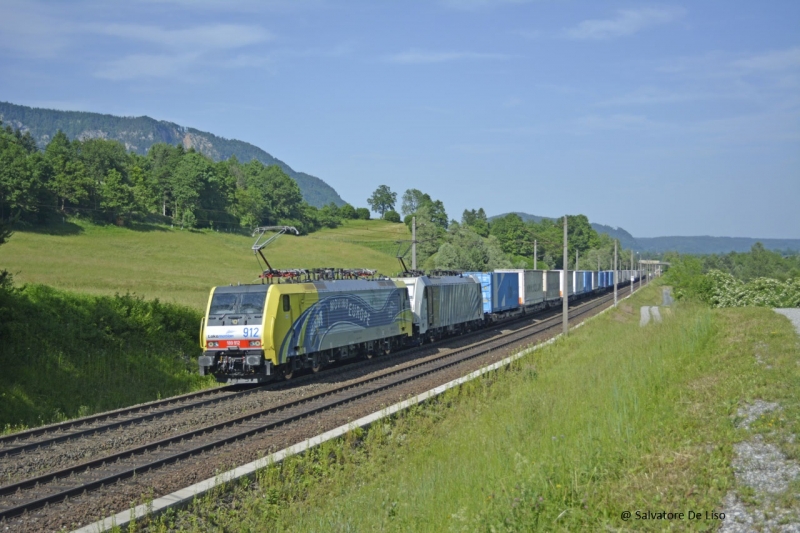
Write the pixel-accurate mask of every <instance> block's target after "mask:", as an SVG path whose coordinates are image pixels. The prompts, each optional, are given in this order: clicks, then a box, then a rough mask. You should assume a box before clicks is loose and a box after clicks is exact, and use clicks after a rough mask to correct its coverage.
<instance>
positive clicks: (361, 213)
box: [356, 207, 369, 220]
mask: <svg viewBox="0 0 800 533" xmlns="http://www.w3.org/2000/svg"><path fill="white" fill-rule="evenodd" d="M356 214H357V215H358V219H359V220H369V209H367V208H366V207H359V208H358V209H356Z"/></svg>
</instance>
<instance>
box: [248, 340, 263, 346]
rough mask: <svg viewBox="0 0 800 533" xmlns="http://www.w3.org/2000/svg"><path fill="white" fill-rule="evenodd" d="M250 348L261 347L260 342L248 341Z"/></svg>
mask: <svg viewBox="0 0 800 533" xmlns="http://www.w3.org/2000/svg"><path fill="white" fill-rule="evenodd" d="M250 346H261V341H250Z"/></svg>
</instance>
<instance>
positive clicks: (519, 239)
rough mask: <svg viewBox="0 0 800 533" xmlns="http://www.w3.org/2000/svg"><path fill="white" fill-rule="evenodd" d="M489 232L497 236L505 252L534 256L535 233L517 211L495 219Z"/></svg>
mask: <svg viewBox="0 0 800 533" xmlns="http://www.w3.org/2000/svg"><path fill="white" fill-rule="evenodd" d="M489 232H490V233H491V234H492V235H494V236H495V237H497V240H498V242H499V243H500V247H501V248H502V249H503V251H504V252H505V253H507V254H511V255H515V256H521V257H532V256H533V235H532V234H531V232H530V229H529V228H528V226H526V225H525V223H524V222H523V221H522V219H521V218H520V217H519V215H517V214H516V213H510V214H508V215H506V216H504V217H502V218H497V219H494V220H493V221H492V225H491V228H490V229H489Z"/></svg>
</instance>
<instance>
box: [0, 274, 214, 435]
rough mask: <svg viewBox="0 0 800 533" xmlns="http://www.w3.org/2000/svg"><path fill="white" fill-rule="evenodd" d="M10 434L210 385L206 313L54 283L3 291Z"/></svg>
mask: <svg viewBox="0 0 800 533" xmlns="http://www.w3.org/2000/svg"><path fill="white" fill-rule="evenodd" d="M0 315H2V318H1V319H0V328H2V331H1V332H0V337H2V338H3V342H2V343H0V365H2V368H3V373H2V374H0V390H1V391H2V399H3V401H2V402H0V427H2V426H5V427H9V426H10V427H15V426H16V427H18V426H20V425H24V426H35V425H39V424H46V423H50V422H56V421H59V420H62V419H65V418H72V417H75V416H80V415H84V414H91V413H94V412H99V411H105V410H108V409H115V408H119V407H123V406H127V405H133V404H136V403H141V402H145V401H150V400H155V399H157V398H159V397H166V396H173V395H175V394H180V393H183V392H189V391H191V390H194V389H197V388H199V387H201V386H203V385H204V384H205V385H208V384H210V380H209V379H208V378H202V377H200V376H199V374H198V372H197V356H198V355H200V353H201V350H200V347H199V346H198V340H197V332H198V328H199V325H200V318H201V315H200V313H198V312H197V311H195V310H193V309H190V308H188V307H184V306H181V305H176V304H168V303H162V302H159V301H158V300H144V299H142V298H140V297H137V296H132V295H129V294H126V295H116V296H113V297H109V296H88V295H79V294H73V293H70V292H66V291H59V290H56V289H53V288H51V287H47V286H44V285H32V284H31V285H25V286H23V287H21V288H13V289H11V290H2V291H0Z"/></svg>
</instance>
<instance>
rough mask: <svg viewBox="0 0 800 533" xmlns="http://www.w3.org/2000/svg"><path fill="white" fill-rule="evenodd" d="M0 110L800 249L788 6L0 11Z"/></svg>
mask: <svg viewBox="0 0 800 533" xmlns="http://www.w3.org/2000/svg"><path fill="white" fill-rule="evenodd" d="M0 13H2V16H0V79H2V83H1V84H0V100H5V101H9V102H13V103H18V104H24V105H30V106H37V107H48V108H56V109H69V110H84V111H95V112H102V113H111V114H117V115H128V116H138V115H148V116H151V117H154V118H157V119H163V120H170V121H174V122H177V123H179V124H181V125H184V126H191V127H195V128H198V129H201V130H207V131H210V132H212V133H215V134H217V135H222V136H224V137H229V138H236V139H241V140H244V141H248V142H250V143H253V144H255V145H257V146H259V147H261V148H263V149H264V150H266V151H268V152H269V153H271V154H272V155H274V156H276V157H278V158H280V159H282V160H284V161H286V162H287V163H288V164H289V165H290V166H292V168H294V169H295V170H298V171H304V172H308V173H310V174H313V175H316V176H318V177H320V178H322V179H324V180H325V181H327V182H328V183H329V184H331V185H332V186H333V187H334V188H335V189H336V190H337V191H338V192H339V193H340V195H341V196H342V197H343V198H344V199H345V200H346V201H348V202H350V203H352V204H354V205H356V206H365V205H366V198H367V197H368V196H369V194H370V193H371V191H372V190H373V189H374V188H375V187H376V186H377V185H378V184H386V185H388V186H389V187H391V188H392V190H394V191H396V192H398V193H399V195H401V194H402V192H403V191H404V190H405V189H407V188H412V187H413V188H418V189H421V190H423V191H425V192H427V193H429V194H430V195H431V196H432V197H434V198H437V199H441V200H442V201H444V203H445V206H446V208H447V211H448V214H449V215H450V217H451V218H455V219H460V218H461V212H462V211H463V210H464V209H471V208H478V207H483V208H484V209H485V210H486V211H487V213H489V214H490V215H494V214H499V213H502V212H507V211H525V212H528V213H533V214H538V215H545V216H553V217H556V216H560V215H562V214H564V213H570V214H576V213H583V214H586V215H587V216H588V217H589V219H590V220H592V221H595V222H600V223H604V224H610V225H613V226H622V227H624V228H625V229H627V230H628V231H630V232H631V233H632V234H633V235H634V236H638V237H652V236H662V235H718V236H743V237H774V238H800V223H799V222H798V220H799V216H798V213H800V208H799V207H800V2H797V1H796V0H792V1H783V2H781V1H770V2H752V1H748V2H745V1H731V0H726V1H722V0H718V1H693V2H668V3H647V2H632V1H629V2H616V1H609V2H601V1H582V2H581V1H546V0H538V1H525V0H440V1H435V0H431V1H427V2H422V1H419V2H415V1H403V2H400V1H398V2H375V1H363V2H358V1H325V0H291V1H290V0H285V1H283V0H262V1H255V0H254V1H252V2H239V3H233V2H228V1H223V0H191V1H190V0H129V1H127V2H111V1H101V0H93V1H85V2H77V1H75V2H70V1H64V2H36V1H31V0H25V1H14V0H11V1H9V0H0Z"/></svg>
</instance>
